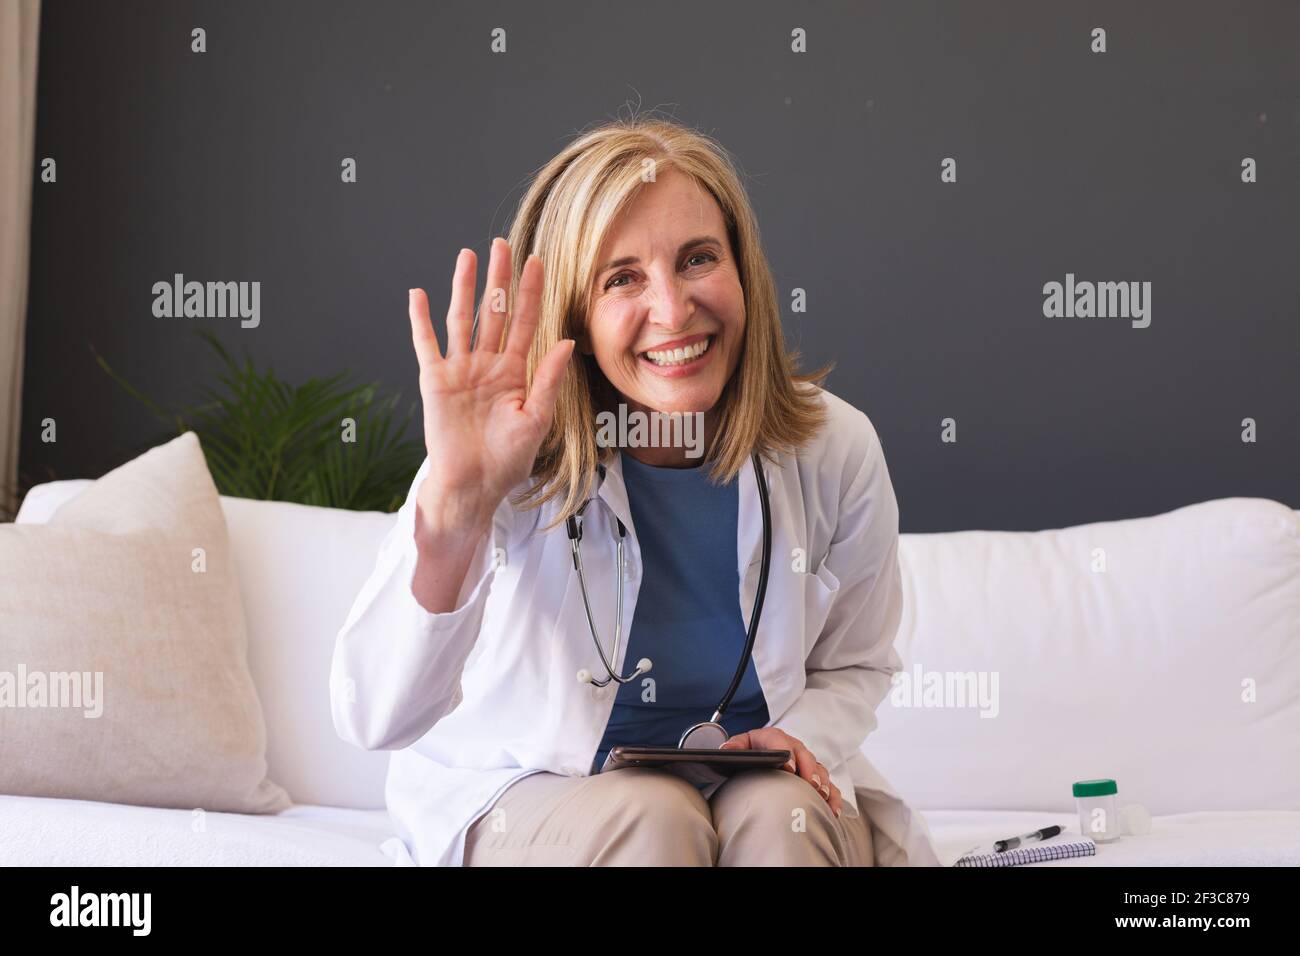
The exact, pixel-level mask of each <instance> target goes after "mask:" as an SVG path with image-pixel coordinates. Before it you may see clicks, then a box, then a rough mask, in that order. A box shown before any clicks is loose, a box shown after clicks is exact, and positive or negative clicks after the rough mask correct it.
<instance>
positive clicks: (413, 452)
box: [91, 329, 424, 511]
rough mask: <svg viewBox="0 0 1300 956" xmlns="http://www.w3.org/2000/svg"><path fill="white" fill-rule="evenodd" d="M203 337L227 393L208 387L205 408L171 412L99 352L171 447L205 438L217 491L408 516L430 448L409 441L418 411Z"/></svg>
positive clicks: (370, 390) (371, 388)
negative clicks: (295, 375) (293, 375)
mask: <svg viewBox="0 0 1300 956" xmlns="http://www.w3.org/2000/svg"><path fill="white" fill-rule="evenodd" d="M196 331H197V332H198V334H199V335H201V336H202V337H203V338H204V339H205V341H207V343H208V344H209V345H210V346H211V347H212V348H213V350H214V351H215V352H216V353H217V355H218V357H219V358H220V359H221V364H222V366H223V367H222V369H221V371H220V372H219V373H218V374H217V376H216V379H217V382H218V383H219V387H206V388H204V389H203V393H202V394H203V397H204V398H205V399H206V400H205V401H204V402H203V403H201V404H198V405H190V406H182V407H179V408H175V409H168V408H164V407H163V406H161V405H160V404H159V403H158V402H155V401H154V400H153V399H151V398H149V397H148V396H147V395H144V394H143V393H142V392H141V391H140V390H139V389H137V388H135V387H134V386H133V385H131V384H130V383H129V382H127V381H126V380H125V379H123V378H122V376H121V375H119V374H118V373H116V372H114V371H113V369H112V368H110V367H109V364H108V363H107V362H106V361H105V360H104V358H103V357H102V356H101V355H100V354H99V353H98V352H95V351H94V348H93V347H92V348H91V351H92V352H94V354H95V360H96V361H97V362H98V363H99V365H100V367H101V368H102V369H103V370H104V371H105V372H106V373H108V375H109V376H110V377H111V378H112V379H113V380H114V381H115V382H117V383H118V385H120V386H121V387H122V388H123V389H124V390H125V391H126V392H127V393H128V394H130V395H131V396H132V397H134V398H136V399H137V400H139V401H140V402H141V403H142V404H143V405H144V406H145V407H146V408H148V409H149V410H150V411H151V412H152V413H153V414H154V416H155V417H157V418H158V419H159V420H160V421H163V422H165V423H167V424H168V425H169V426H170V427H171V428H172V429H174V433H169V434H168V435H167V436H166V437H167V438H172V437H175V436H176V435H180V434H182V433H184V432H186V431H193V432H195V433H196V434H197V435H198V438H199V444H200V445H201V446H202V447H203V453H204V456H205V457H206V458H207V463H208V470H209V471H210V472H211V473H212V480H213V482H214V483H215V484H216V486H217V491H218V492H220V493H221V494H223V495H229V496H231V497H235V498H257V499H262V500H266V501H293V502H297V503H299V504H305V505H319V506H321V507H326V508H347V509H350V510H354V511H396V510H397V509H398V508H399V507H401V505H402V502H403V501H405V500H406V494H407V491H408V490H409V488H410V484H411V479H412V478H413V477H414V475H415V472H416V470H417V469H418V468H419V467H420V463H421V462H422V461H423V459H424V445H423V444H422V443H421V442H418V441H411V440H408V439H405V438H403V437H402V436H403V434H404V433H405V430H406V427H407V424H408V423H409V422H410V420H411V417H412V416H413V415H414V413H415V409H416V406H415V405H414V404H413V405H411V407H410V408H409V409H407V411H406V413H405V414H404V415H402V414H400V413H399V412H398V402H399V401H400V399H401V396H400V394H392V395H381V394H380V392H379V387H378V384H377V383H369V384H361V385H352V384H348V383H347V382H346V373H340V374H338V375H333V376H331V377H329V378H323V379H321V378H311V379H308V380H307V381H306V382H304V383H303V384H301V385H297V386H293V385H289V384H288V383H287V382H285V381H283V380H282V379H280V378H279V377H277V376H276V374H275V372H274V370H273V369H272V368H270V367H269V366H268V367H267V368H266V369H265V370H260V369H258V368H256V367H255V366H254V364H253V361H252V359H251V358H249V357H248V355H247V353H245V355H244V359H243V361H242V363H241V362H240V361H237V360H236V359H235V358H234V357H233V356H232V355H231V354H230V352H229V351H228V350H227V349H226V348H225V347H224V346H223V345H222V344H221V342H220V341H219V340H218V339H217V337H216V336H215V335H213V334H212V332H210V331H209V330H207V329H198V330H196ZM348 419H350V420H351V421H352V422H353V423H354V424H353V426H352V429H351V434H349V431H348V429H347V420H348ZM348 438H350V439H351V440H345V439H348ZM154 444H157V442H155V443H154Z"/></svg>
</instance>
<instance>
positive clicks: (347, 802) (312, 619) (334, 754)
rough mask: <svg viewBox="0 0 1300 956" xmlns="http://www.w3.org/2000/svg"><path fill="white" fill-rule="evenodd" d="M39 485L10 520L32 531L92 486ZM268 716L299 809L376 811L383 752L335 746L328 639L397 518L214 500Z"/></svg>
mask: <svg viewBox="0 0 1300 956" xmlns="http://www.w3.org/2000/svg"><path fill="white" fill-rule="evenodd" d="M92 484H93V482H91V481H89V480H87V479H74V480H67V481H55V482H48V483H46V484H42V485H37V486H36V487H35V488H32V489H31V491H30V492H28V494H27V496H26V497H25V498H24V499H23V503H22V507H21V508H20V509H19V511H18V515H17V518H16V520H17V521H18V522H20V523H40V522H43V521H46V520H48V519H49V516H50V515H51V514H53V513H54V511H55V510H56V509H57V508H58V507H59V506H61V505H62V504H63V503H64V502H66V501H69V500H71V499H72V498H75V497H76V496H77V495H78V494H80V493H81V492H82V491H84V490H85V489H86V488H88V487H90V486H91V485H92ZM221 508H222V511H223V513H224V514H225V518H226V525H227V527H228V528H229V533H230V543H231V547H232V549H233V554H234V559H235V569H236V571H237V573H238V575H239V588H240V592H241V595H242V597H243V606H244V614H245V619H246V621H247V626H248V665H249V670H250V672H251V673H252V675H253V682H254V684H256V686H257V689H258V693H259V695H260V697H261V701H262V707H263V711H264V714H265V719H266V737H267V749H266V759H267V768H268V773H269V775H270V776H271V778H272V779H273V780H275V781H276V782H277V783H279V784H280V785H281V786H283V787H284V788H285V789H286V790H288V791H289V795H290V796H291V797H292V798H293V800H294V801H295V802H296V803H302V804H318V805H322V806H333V807H350V808H356V809H375V808H382V807H383V806H384V782H385V777H386V775H387V770H388V756H389V755H388V752H387V751H367V750H361V749H359V748H357V747H354V746H352V745H351V744H349V743H347V742H346V741H344V740H341V739H340V738H339V735H338V732H337V731H335V729H334V722H333V718H332V717H331V716H330V698H329V673H330V662H331V660H332V658H333V654H334V638H335V636H336V635H337V634H338V630H339V628H340V627H341V626H342V625H343V621H344V619H345V618H346V617H347V613H348V610H349V609H350V608H351V606H352V600H353V598H354V597H355V596H356V593H357V592H358V591H359V590H361V585H362V584H363V583H365V580H366V577H367V575H369V573H370V570H371V568H372V567H374V563H375V555H376V554H378V553H379V545H380V543H381V542H382V541H383V539H384V536H385V535H387V534H388V532H389V530H390V529H391V528H392V525H393V522H394V521H395V520H396V515H393V514H384V513H380V512H373V511H364V512H363V511H344V510H342V509H337V508H316V507H310V506H307V505H298V504H290V503H287V502H281V501H255V500H250V499H245V498H230V497H226V496H224V495H223V496H221Z"/></svg>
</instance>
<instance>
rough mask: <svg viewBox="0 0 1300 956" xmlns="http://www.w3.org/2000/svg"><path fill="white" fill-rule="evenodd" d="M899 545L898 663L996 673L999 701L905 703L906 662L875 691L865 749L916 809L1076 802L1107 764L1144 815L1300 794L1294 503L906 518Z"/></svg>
mask: <svg viewBox="0 0 1300 956" xmlns="http://www.w3.org/2000/svg"><path fill="white" fill-rule="evenodd" d="M1094 549H1104V554H1105V571H1104V572H1097V571H1094V570H1093V564H1094V561H1095V560H1096V559H1095V555H1094ZM900 560H901V564H902V569H903V582H904V604H905V611H904V618H903V621H902V624H901V625H900V628H899V635H898V639H897V645H896V646H897V648H898V650H899V653H900V655H901V656H902V658H903V660H904V672H903V673H904V674H907V675H908V679H909V680H911V679H912V678H913V677H914V676H915V674H916V671H917V668H918V667H919V668H922V669H923V671H925V672H929V671H935V672H953V673H961V672H976V673H978V672H986V673H987V674H989V675H993V674H996V675H997V678H998V684H997V690H998V695H997V697H998V700H997V703H998V707H997V711H996V716H990V717H981V716H980V711H979V709H977V708H972V707H967V708H955V707H924V706H923V707H908V706H902V705H901V704H902V701H900V700H897V699H895V695H896V694H897V695H899V696H901V691H902V681H901V678H902V675H899V678H900V680H899V682H898V683H896V685H895V687H894V689H893V692H891V695H890V696H889V697H886V699H885V701H884V702H883V703H882V704H881V707H880V709H879V712H878V716H879V720H880V726H879V728H878V729H877V730H876V731H875V732H874V733H873V734H872V735H871V736H870V737H869V738H868V739H867V741H866V742H865V744H864V746H863V751H864V752H865V753H866V754H867V755H868V756H869V757H870V759H871V760H873V761H874V762H875V763H876V765H877V766H878V767H879V768H880V770H881V772H882V773H884V774H885V776H886V777H887V778H888V779H889V780H890V782H891V783H893V784H894V785H895V786H896V787H897V788H898V790H899V792H900V793H903V794H905V795H906V796H907V797H908V799H909V800H910V801H912V802H913V803H914V804H915V805H917V806H918V807H921V808H936V809H939V808H942V809H988V810H993V809H1001V810H1021V809H1024V810H1061V811H1069V812H1072V811H1073V810H1074V799H1073V797H1072V795H1071V784H1072V783H1073V782H1074V781H1076V780H1083V779H1089V778H1095V777H1113V778H1115V779H1116V780H1117V782H1118V786H1119V796H1120V803H1121V804H1123V803H1142V804H1144V805H1145V806H1146V807H1147V808H1148V809H1149V810H1150V811H1151V813H1152V814H1156V815H1161V814H1176V813H1185V812H1191V811H1203V810H1283V809H1296V808H1300V761H1297V760H1296V759H1295V748H1296V742H1297V741H1298V740H1300V518H1298V517H1297V513H1296V512H1295V511H1292V510H1291V509H1290V508H1288V507H1286V506H1284V505H1282V504H1279V503H1277V502H1273V501H1268V500H1264V499H1250V498H1229V499H1222V500H1218V501H1209V502H1204V503H1202V504H1197V505H1191V506H1189V507H1186V508H1180V509H1178V510H1177V511H1173V512H1170V513H1168V514H1163V515H1158V516H1155V517H1150V518H1139V519H1133V520H1127V521H1113V522H1101V523H1097V524H1090V525H1082V526H1078V527H1074V528H1066V529H1063V530H1053V531H1039V532H1023V533H1022V532H983V531H966V532H954V533H947V534H926V535H904V536H903V541H902V544H901V558H900ZM1248 682H1253V686H1254V694H1255V702H1254V703H1249V702H1245V701H1244V700H1243V695H1244V694H1245V693H1246V690H1245V687H1246V685H1247V684H1248ZM990 686H991V685H990ZM956 702H957V701H956V700H953V699H950V700H948V701H946V703H956Z"/></svg>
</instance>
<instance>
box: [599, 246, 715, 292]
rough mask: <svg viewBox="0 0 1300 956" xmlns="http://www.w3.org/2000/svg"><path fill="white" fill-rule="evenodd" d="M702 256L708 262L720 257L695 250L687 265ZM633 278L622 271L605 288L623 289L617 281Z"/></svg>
mask: <svg viewBox="0 0 1300 956" xmlns="http://www.w3.org/2000/svg"><path fill="white" fill-rule="evenodd" d="M701 258H702V259H704V260H705V261H706V262H717V261H718V257H717V256H715V255H714V254H713V253H711V252H693V253H691V254H690V255H689V256H687V257H686V264H687V265H690V264H691V260H692V259H701ZM702 264H703V263H701V265H702ZM631 278H632V276H631V274H630V273H627V272H620V273H619V274H618V275H616V276H614V277H613V278H611V279H610V280H609V281H608V282H606V283H605V288H606V289H621V288H623V285H621V284H620V285H616V284H615V283H617V282H618V280H619V279H631Z"/></svg>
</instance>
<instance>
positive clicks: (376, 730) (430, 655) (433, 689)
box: [330, 458, 513, 750]
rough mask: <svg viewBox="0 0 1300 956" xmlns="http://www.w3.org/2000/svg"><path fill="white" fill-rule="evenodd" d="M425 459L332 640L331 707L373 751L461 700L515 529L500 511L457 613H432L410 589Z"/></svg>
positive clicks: (402, 742)
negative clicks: (503, 549) (500, 560)
mask: <svg viewBox="0 0 1300 956" xmlns="http://www.w3.org/2000/svg"><path fill="white" fill-rule="evenodd" d="M428 471H429V460H428V458H425V460H424V463H423V464H422V465H421V466H420V470H419V471H418V472H417V473H416V476H415V480H414V481H413V482H412V483H411V489H410V491H409V492H408V493H407V497H406V503H405V504H403V505H402V507H401V509H400V510H399V511H398V513H397V521H396V523H395V524H394V526H393V528H392V529H391V530H390V532H389V534H388V536H387V537H386V538H385V539H384V541H383V543H382V544H381V545H380V549H379V556H378V558H377V560H376V562H375V566H374V570H373V571H371V573H370V577H369V578H368V579H367V580H366V582H365V584H364V585H363V586H362V588H361V591H360V593H358V595H357V597H356V599H355V600H354V602H353V604H352V609H351V611H350V612H349V613H348V616H347V620H346V621H345V622H344V624H343V627H342V629H341V630H340V631H339V633H338V636H337V638H336V639H335V644H334V657H333V661H332V664H331V667H330V707H331V711H332V714H333V718H334V729H335V730H336V731H337V733H338V734H339V736H340V737H342V738H343V739H344V740H346V741H348V742H349V743H352V744H355V745H356V746H358V747H364V748H365V749H367V750H399V749H402V748H404V747H407V746H409V745H410V744H412V743H414V742H415V741H416V740H418V739H419V738H420V737H422V736H424V734H426V733H427V732H428V731H429V730H430V728H432V727H433V725H434V724H436V723H437V722H438V721H439V720H441V719H442V718H443V717H444V716H446V715H447V714H448V713H450V712H451V711H452V710H454V709H455V708H456V706H457V705H458V704H459V703H460V701H461V686H460V678H461V674H462V672H463V671H464V668H465V661H466V659H467V658H468V657H469V654H470V651H472V650H473V648H474V644H475V642H476V640H477V639H478V635H479V628H480V625H481V624H482V621H483V610H484V606H485V605H486V603H487V597H488V594H489V592H490V590H491V586H492V580H493V578H494V576H495V574H496V564H497V563H496V561H495V560H494V557H495V554H496V550H495V549H496V547H498V546H499V545H500V543H501V542H502V541H503V540H505V539H506V538H508V536H509V523H510V515H511V514H512V513H513V509H512V508H511V507H510V505H509V504H508V499H507V501H506V502H502V506H501V507H499V508H498V509H497V513H496V516H495V518H494V521H493V529H492V532H491V533H490V534H485V535H484V536H483V540H482V541H481V542H480V543H479V547H478V549H477V551H476V552H475V554H474V557H473V559H472V561H471V563H470V567H469V570H468V571H467V572H466V575H465V582H464V584H463V585H462V586H461V590H460V594H459V595H458V597H457V600H456V606H455V608H454V609H453V610H451V611H447V612H445V613H439V614H433V613H430V612H429V611H427V610H425V609H424V608H423V607H422V606H421V605H420V603H419V602H418V601H416V599H415V595H414V594H413V593H412V592H411V580H412V578H413V577H414V574H415V563H416V546H415V503H416V493H417V491H418V489H419V487H420V483H421V482H422V481H423V480H424V476H425V475H426V474H427V473H428Z"/></svg>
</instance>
